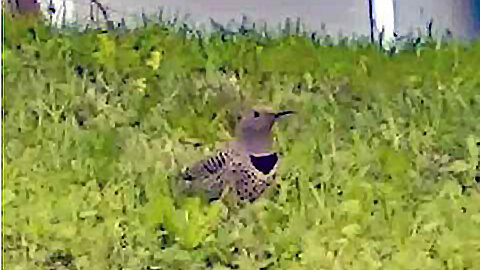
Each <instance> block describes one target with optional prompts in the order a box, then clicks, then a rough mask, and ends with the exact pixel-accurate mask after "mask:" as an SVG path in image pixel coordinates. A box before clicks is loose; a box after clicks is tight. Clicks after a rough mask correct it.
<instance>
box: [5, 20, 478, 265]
mask: <svg viewBox="0 0 480 270" xmlns="http://www.w3.org/2000/svg"><path fill="white" fill-rule="evenodd" d="M5 31H6V32H5V37H6V38H5V43H4V44H5V47H4V48H5V51H4V52H5V54H4V63H5V66H4V67H5V69H4V82H5V88H4V94H5V103H4V104H3V109H4V113H5V118H4V121H5V122H4V124H5V126H4V128H5V129H4V135H5V148H4V149H5V160H4V162H5V168H4V169H5V170H4V185H3V196H4V197H3V207H4V212H3V215H4V219H3V220H4V237H5V238H4V248H5V249H4V259H5V265H6V268H7V269H48V268H50V267H56V268H57V269H62V268H61V267H66V268H69V269H92V270H93V269H146V267H147V266H150V267H152V268H153V267H158V268H159V269H204V268H205V267H207V266H208V267H212V268H213V269H230V268H238V269H261V268H262V269H455V270H456V269H478V267H479V265H480V230H479V229H478V228H479V227H480V194H479V188H478V186H477V185H476V183H475V176H476V173H477V171H476V166H478V165H477V164H478V154H479V146H478V145H479V142H480V137H479V136H480V135H479V134H480V125H479V124H478V123H479V119H480V74H479V71H478V67H479V66H480V43H479V42H478V41H477V42H474V43H472V44H469V45H465V44H459V43H456V42H454V41H452V42H450V43H445V44H433V43H432V44H430V45H429V44H427V45H426V46H425V47H422V48H417V49H415V50H409V51H405V52H400V53H399V54H396V55H393V56H387V55H385V54H383V53H380V52H379V51H378V49H377V48H376V47H373V46H370V45H368V44H362V43H358V44H355V43H352V44H350V45H337V46H330V45H322V44H318V43H313V42H311V41H310V40H309V39H308V38H305V37H301V36H286V37H280V38H276V39H268V38H260V37H257V36H255V34H247V35H245V36H235V37H232V36H229V37H227V38H226V41H222V37H221V35H213V36H211V37H202V38H200V39H199V38H198V37H196V36H193V37H188V35H187V36H186V34H185V33H182V32H180V31H172V30H169V29H168V28H165V27H163V28H162V27H158V26H149V27H147V28H145V29H137V30H134V31H130V30H123V31H117V32H112V33H101V32H100V31H96V30H91V31H87V32H84V33H77V32H74V31H66V32H64V33H63V34H61V33H53V32H50V31H48V28H47V27H44V26H42V25H37V24H36V23H35V22H32V21H28V22H27V21H21V22H16V21H12V20H11V19H9V18H6V27H5ZM256 104H262V105H265V104H267V105H269V106H270V107H272V108H276V109H294V110H296V111H298V112H299V113H298V114H297V115H294V116H291V117H289V118H288V119H286V120H285V121H282V122H281V123H280V124H279V125H278V127H276V128H275V134H276V146H275V147H276V148H277V149H278V150H279V151H280V152H281V154H282V156H283V160H282V164H281V167H280V171H279V177H278V186H276V187H275V188H274V189H273V190H272V192H270V194H268V196H265V197H263V198H261V199H260V200H259V201H257V202H256V203H255V204H252V205H249V206H246V207H244V208H242V209H239V210H238V211H237V212H232V211H229V210H228V209H227V208H226V207H225V206H223V205H221V204H220V203H214V204H212V205H205V204H203V203H201V202H200V200H199V199H198V198H193V197H192V198H185V199H182V200H180V199H179V198H178V197H176V196H172V191H171V188H170V183H171V182H172V181H175V179H173V177H174V176H175V175H176V173H177V172H178V171H179V170H180V169H181V168H182V167H183V166H185V165H188V164H190V163H191V162H193V161H196V160H197V159H199V158H201V157H203V156H204V155H206V154H209V153H212V151H213V147H214V145H215V142H216V141H222V140H227V139H229V138H230V134H231V130H232V126H233V125H232V123H233V119H234V116H235V113H236V111H237V110H238V108H241V107H245V106H251V105H256ZM182 141H193V142H197V141H198V142H202V143H203V146H202V147H199V148H195V147H193V146H192V145H191V144H185V143H182ZM62 264H63V266H61V265H62ZM63 269H64V268H63Z"/></svg>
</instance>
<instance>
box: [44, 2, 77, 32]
mask: <svg viewBox="0 0 480 270" xmlns="http://www.w3.org/2000/svg"><path fill="white" fill-rule="evenodd" d="M40 9H41V10H42V13H43V14H44V15H45V17H46V18H50V16H51V18H52V24H53V25H56V26H62V25H63V24H66V25H68V24H70V23H73V22H75V13H74V11H75V5H74V4H73V1H72V0H41V1H40Z"/></svg>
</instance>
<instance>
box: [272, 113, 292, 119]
mask: <svg viewBox="0 0 480 270" xmlns="http://www.w3.org/2000/svg"><path fill="white" fill-rule="evenodd" d="M292 113H295V111H283V112H278V113H276V114H275V119H277V118H280V117H282V116H284V115H287V114H292Z"/></svg>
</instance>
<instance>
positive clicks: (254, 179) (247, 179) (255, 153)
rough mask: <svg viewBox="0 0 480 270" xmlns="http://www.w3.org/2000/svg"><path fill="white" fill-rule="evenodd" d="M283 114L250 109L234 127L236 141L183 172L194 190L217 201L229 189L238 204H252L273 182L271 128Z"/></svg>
mask: <svg viewBox="0 0 480 270" xmlns="http://www.w3.org/2000/svg"><path fill="white" fill-rule="evenodd" d="M289 113H292V111H285V112H280V113H272V112H268V111H260V110H249V111H247V112H246V113H244V114H243V115H242V117H241V120H240V122H239V123H238V124H237V127H236V140H235V141H233V142H229V143H227V145H226V147H224V148H223V149H221V150H219V151H218V152H217V153H216V154H215V155H213V156H211V157H208V158H206V159H203V160H201V161H198V162H197V163H195V164H193V165H192V166H191V167H189V168H187V169H186V170H185V171H184V172H183V173H182V178H183V180H184V181H185V182H186V183H187V184H188V186H189V187H190V188H191V189H193V190H203V191H206V193H207V195H208V198H209V199H210V200H216V199H219V198H220V197H221V196H222V194H223V192H224V190H225V189H226V188H227V187H228V188H229V189H231V190H232V193H233V194H234V195H235V196H236V199H238V200H240V201H248V202H253V201H255V200H256V199H257V198H258V197H259V196H260V195H262V194H263V193H264V191H265V190H266V189H267V188H268V187H269V186H270V185H271V184H272V183H273V181H274V178H275V172H276V168H277V167H278V161H279V157H278V154H277V153H274V152H272V151H271V145H272V139H271V129H272V126H273V124H274V122H275V121H276V120H277V119H278V118H280V117H281V116H283V115H286V114H289Z"/></svg>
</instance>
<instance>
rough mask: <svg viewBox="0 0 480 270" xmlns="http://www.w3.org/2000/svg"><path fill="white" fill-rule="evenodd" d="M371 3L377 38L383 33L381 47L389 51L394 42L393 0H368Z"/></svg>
mask: <svg viewBox="0 0 480 270" xmlns="http://www.w3.org/2000/svg"><path fill="white" fill-rule="evenodd" d="M369 1H371V2H372V3H371V4H372V11H373V14H372V15H373V16H372V17H373V20H374V26H375V28H376V29H375V30H376V34H377V37H378V35H379V34H380V33H382V31H383V47H384V48H385V49H389V48H390V46H391V45H392V43H393V42H394V40H395V37H394V34H393V33H394V31H395V12H394V7H393V1H394V0H369Z"/></svg>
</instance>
